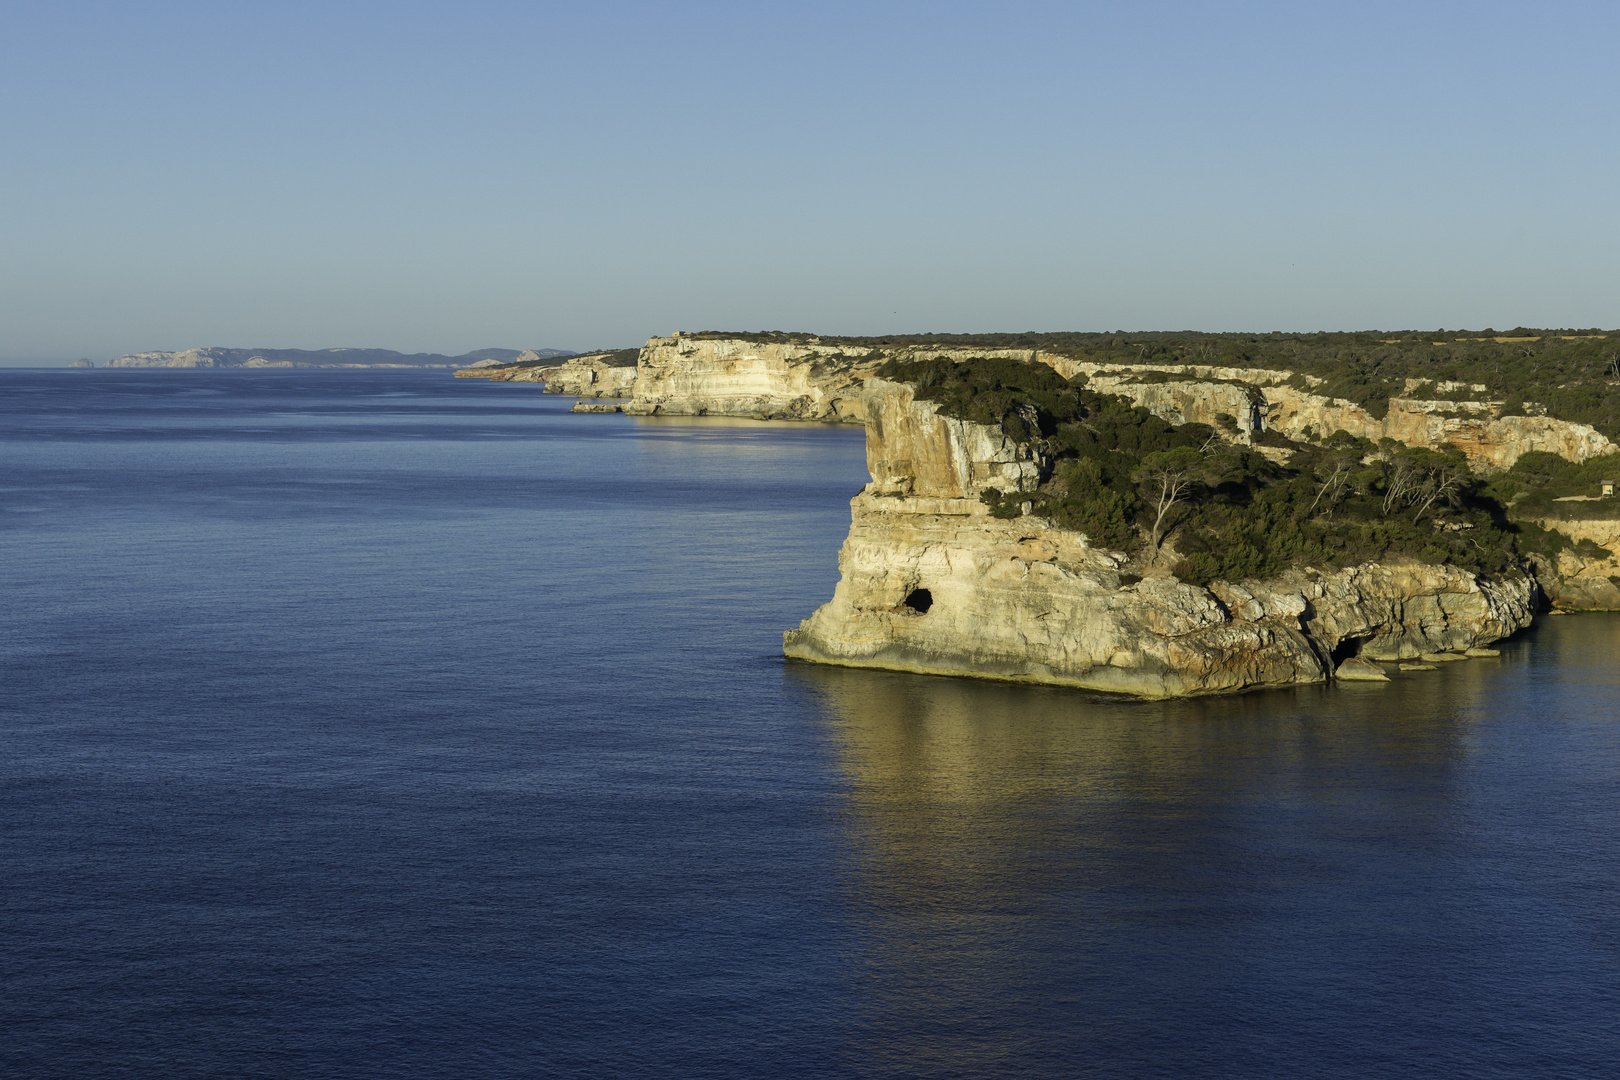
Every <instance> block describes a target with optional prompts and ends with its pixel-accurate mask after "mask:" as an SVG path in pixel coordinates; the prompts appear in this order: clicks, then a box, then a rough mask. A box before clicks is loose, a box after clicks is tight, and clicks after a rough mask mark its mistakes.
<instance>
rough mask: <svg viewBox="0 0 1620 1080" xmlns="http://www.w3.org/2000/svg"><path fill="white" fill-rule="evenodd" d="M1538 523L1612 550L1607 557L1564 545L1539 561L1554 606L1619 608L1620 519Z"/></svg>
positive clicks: (1540, 572)
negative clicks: (1561, 549) (1561, 548)
mask: <svg viewBox="0 0 1620 1080" xmlns="http://www.w3.org/2000/svg"><path fill="white" fill-rule="evenodd" d="M1537 524H1538V525H1540V526H1542V527H1543V528H1546V529H1556V530H1558V531H1559V532H1561V533H1563V534H1564V535H1565V536H1567V537H1569V538H1570V539H1571V540H1574V541H1577V542H1579V541H1582V540H1590V541H1591V542H1592V543H1593V544H1596V545H1597V546H1598V547H1599V548H1603V549H1606V550H1607V551H1608V552H1609V554H1608V555H1607V556H1604V555H1597V554H1582V553H1581V552H1580V551H1578V550H1576V549H1574V548H1565V549H1564V550H1563V551H1560V552H1559V553H1558V554H1557V556H1555V557H1553V558H1550V559H1542V560H1540V563H1539V565H1538V567H1537V571H1536V572H1537V576H1538V577H1539V578H1540V579H1541V585H1542V588H1543V589H1544V590H1545V591H1546V593H1547V597H1548V599H1549V600H1551V601H1552V606H1553V607H1555V608H1561V609H1563V610H1566V611H1614V610H1617V609H1620V521H1615V520H1613V519H1603V518H1597V519H1585V520H1583V519H1574V520H1566V519H1563V518H1547V519H1544V520H1541V521H1538V522H1537ZM1588 550H1590V549H1588Z"/></svg>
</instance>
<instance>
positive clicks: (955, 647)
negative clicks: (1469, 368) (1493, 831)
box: [783, 378, 1537, 698]
mask: <svg viewBox="0 0 1620 1080" xmlns="http://www.w3.org/2000/svg"><path fill="white" fill-rule="evenodd" d="M861 411H862V413H863V414H864V415H865V417H866V454H867V467H868V470H869V471H870V472H871V475H872V482H871V483H870V484H868V485H867V486H866V487H865V488H864V489H863V490H862V491H861V493H860V494H859V495H857V496H855V498H854V499H853V500H852V501H851V510H852V521H851V525H850V531H849V537H848V539H847V540H846V541H845V543H844V546H843V549H842V551H841V552H840V554H839V568H840V571H841V573H842V578H841V580H840V581H839V583H838V586H837V588H836V590H835V592H834V594H833V598H832V600H831V601H829V602H828V603H826V604H824V605H822V607H821V608H819V609H818V610H817V611H816V612H815V613H814V614H813V615H811V616H810V617H809V618H808V619H805V620H804V621H803V622H802V623H801V624H800V625H799V627H798V628H797V629H794V630H789V631H788V632H787V633H786V634H784V635H783V651H784V652H785V653H786V654H787V655H788V656H790V657H793V658H796V659H800V660H809V661H815V662H820V663H830V664H839V665H845V666H852V667H873V668H887V669H892V670H898V671H912V672H921V673H928V674H940V675H971V676H979V677H989V678H1000V679H1017V680H1025V681H1030V682H1039V683H1051V684H1059V685H1068V686H1077V687H1085V688H1089V689H1095V690H1105V691H1114V692H1119V693H1127V694H1135V695H1139V696H1142V697H1149V698H1165V697H1177V696H1183V695H1191V694H1207V693H1220V692H1228V691H1236V690H1245V689H1251V688H1258V687H1266V686H1287V685H1291V684H1298V683H1312V682H1321V681H1323V680H1325V679H1327V678H1329V677H1330V676H1331V674H1332V672H1333V670H1334V668H1335V667H1336V666H1337V664H1338V662H1339V661H1341V660H1342V659H1344V657H1346V656H1347V655H1355V656H1359V657H1361V658H1362V659H1365V660H1386V661H1395V660H1407V659H1416V658H1417V657H1420V656H1422V655H1424V654H1426V653H1428V654H1433V653H1441V652H1462V651H1465V650H1467V649H1470V648H1480V647H1482V646H1484V645H1488V644H1489V643H1490V642H1493V641H1496V640H1498V639H1500V638H1503V637H1506V636H1508V635H1509V634H1512V633H1514V632H1516V631H1518V630H1521V629H1523V628H1524V627H1526V626H1528V625H1529V624H1530V621H1531V618H1532V616H1533V614H1534V610H1535V603H1536V599H1537V595H1536V586H1535V583H1534V582H1533V581H1532V580H1531V579H1530V578H1529V577H1527V576H1524V575H1512V576H1508V577H1504V578H1501V579H1497V580H1487V579H1484V578H1480V577H1478V576H1476V575H1475V574H1473V573H1470V572H1468V571H1466V570H1461V569H1457V568H1455V567H1448V566H1428V565H1423V564H1420V563H1398V564H1395V563H1385V564H1380V563H1367V564H1362V565H1358V566H1351V567H1346V568H1343V569H1340V570H1335V571H1331V572H1318V571H1315V570H1312V569H1309V568H1303V569H1298V570H1291V571H1289V572H1287V573H1284V574H1282V575H1280V576H1278V577H1276V578H1271V579H1268V580H1265V581H1244V582H1241V583H1238V584H1229V583H1225V582H1213V583H1212V584H1211V585H1210V587H1209V588H1200V587H1197V586H1194V585H1189V584H1187V583H1184V582H1182V581H1179V580H1177V579H1176V578H1174V577H1173V576H1171V575H1169V574H1166V573H1158V574H1154V573H1149V574H1148V575H1147V576H1145V577H1142V578H1140V579H1137V578H1136V577H1135V576H1134V575H1130V574H1127V573H1126V572H1125V567H1126V563H1127V559H1126V556H1125V555H1123V554H1121V553H1119V552H1115V551H1108V550H1104V549H1101V548H1095V547H1092V546H1090V545H1089V544H1088V543H1087V541H1086V538H1085V537H1084V536H1083V535H1082V534H1080V533H1077V532H1072V531H1069V530H1065V529H1062V528H1059V527H1057V526H1054V525H1052V524H1050V523H1048V522H1045V521H1043V520H1041V519H1038V518H1035V517H1032V516H1025V517H1021V518H1015V519H1011V520H1004V519H998V518H995V517H992V516H991V515H990V513H989V509H988V507H987V506H986V505H985V504H984V503H983V502H982V500H980V499H979V497H978V493H979V492H980V491H981V490H982V489H984V488H987V487H992V488H998V489H1000V490H1002V491H1008V492H1010V491H1031V490H1034V488H1035V486H1036V485H1037V484H1038V483H1039V482H1040V479H1041V475H1042V462H1041V461H1040V460H1039V459H1038V456H1037V455H1038V451H1036V450H1034V449H1032V448H1031V447H1030V446H1029V445H1028V444H1023V445H1021V444H1018V443H1015V442H1013V441H1012V440H1011V439H1009V438H1007V437H1006V436H1005V435H1004V434H1003V433H1002V432H1001V430H1000V429H999V428H992V427H988V426H986V425H982V424H975V423H972V422H969V421H964V420H958V419H954V418H951V417H947V416H942V415H940V414H939V411H938V406H937V404H935V403H933V402H927V401H918V400H916V399H915V398H914V396H913V393H912V388H911V387H910V386H908V385H906V384H904V383H895V382H889V381H886V380H883V379H878V378H873V379H870V380H868V381H867V383H866V389H865V392H864V396H863V400H862V410H861Z"/></svg>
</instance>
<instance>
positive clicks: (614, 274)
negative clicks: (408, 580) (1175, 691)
mask: <svg viewBox="0 0 1620 1080" xmlns="http://www.w3.org/2000/svg"><path fill="white" fill-rule="evenodd" d="M1617 41H1620V5H1615V4H1613V3H1612V2H1611V3H1560V2H1556V0H1552V2H1542V3H1534V4H1531V3H1494V4H1493V3H1481V2H1470V3H1423V2H1421V0H1419V2H1411V3H1390V4H1384V3H1376V2H1371V3H1370V2H1357V3H1124V2H1118V3H1092V4H1088V3H1016V2H1014V3H883V2H872V0H867V2H862V3H840V2H826V3H816V4H811V3H796V4H768V3H684V4H677V3H615V2H601V3H572V4H543V3H524V4H519V3H510V4H503V3H441V4H421V3H414V4H413V3H387V4H382V3H377V4H372V3H343V2H341V0H328V2H323V3H310V4H305V3H296V2H285V0H283V2H277V3H258V4H247V3H227V2H211V3H198V4H166V3H138V2H133V3H132V2H125V3H105V4H88V3H75V2H71V0H55V2H51V3H36V2H33V0H7V2H6V3H4V4H0V360H4V361H7V362H13V363H15V362H19V361H52V362H54V361H63V360H70V359H73V358H74V357H77V356H90V357H93V358H96V359H105V358H107V357H111V356H116V355H118V354H120V353H123V352H126V351H132V350H137V349H153V348H164V349H170V348H183V347H186V346H192V345H258V346H283V347H306V348H312V347H322V346H330V345H354V346H377V347H385V348H395V349H402V350H408V351H416V350H429V351H442V352H461V351H464V350H466V349H470V348H474V347H482V346H491V345H502V346H508V347H513V348H522V347H547V346H549V347H555V348H588V347H595V346H606V345H625V344H634V343H637V342H639V341H641V340H643V339H645V338H646V337H647V336H648V335H649V334H653V333H666V332H669V331H671V330H675V329H683V328H684V329H702V328H730V329H808V330H818V331H821V332H826V333H837V332H843V333H882V332H905V331H929V330H935V331H943V330H950V331H988V330H1025V329H1035V330H1058V329H1095V330H1114V329H1126V330H1129V329H1154V328H1157V329H1181V328H1197V329H1211V330H1241V329H1291V330H1310V329H1352V328H1369V327H1377V328H1406V327H1412V328H1436V327H1442V326H1443V327H1447V328H1456V327H1459V326H1462V327H1473V328H1479V327H1483V326H1486V325H1490V326H1495V327H1497V328H1499V329H1501V328H1506V327H1510V326H1512V325H1514V324H1518V323H1524V324H1529V325H1557V326H1564V325H1568V326H1593V325H1601V326H1605V327H1613V326H1615V325H1617V324H1620V266H1617V261H1616V253H1617V251H1620V199H1617V195H1620V123H1617V121H1620V109H1617V106H1620V74H1617V68H1616V63H1615V47H1616V42H1617Z"/></svg>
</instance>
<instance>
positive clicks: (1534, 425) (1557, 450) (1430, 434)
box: [1042, 354, 1620, 468]
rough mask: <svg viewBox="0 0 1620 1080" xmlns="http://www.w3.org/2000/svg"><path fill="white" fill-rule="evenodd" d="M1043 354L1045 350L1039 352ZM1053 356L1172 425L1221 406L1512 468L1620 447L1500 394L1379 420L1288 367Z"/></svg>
mask: <svg viewBox="0 0 1620 1080" xmlns="http://www.w3.org/2000/svg"><path fill="white" fill-rule="evenodd" d="M1042 359H1043V360H1045V359H1047V357H1046V356H1045V355H1044V354H1043V355H1042ZM1049 362H1051V363H1052V366H1053V367H1055V368H1057V370H1059V371H1060V372H1063V373H1064V374H1065V375H1073V374H1074V372H1075V371H1084V372H1086V374H1087V375H1089V376H1090V378H1091V386H1092V388H1093V389H1096V390H1099V391H1101V392H1103V393H1109V394H1119V395H1121V396H1123V397H1127V398H1130V399H1131V400H1132V401H1134V402H1135V403H1136V404H1138V405H1140V406H1142V407H1143V408H1146V409H1148V410H1149V411H1151V412H1152V413H1154V414H1155V415H1157V416H1159V417H1162V418H1163V419H1165V420H1169V421H1170V422H1171V423H1176V424H1186V423H1199V424H1210V425H1214V424H1215V421H1216V417H1217V416H1218V415H1219V414H1221V413H1225V414H1227V415H1229V416H1232V417H1234V418H1236V420H1237V422H1238V427H1239V429H1240V430H1241V431H1243V432H1244V433H1246V434H1247V433H1251V432H1254V431H1259V430H1275V431H1278V432H1280V433H1281V434H1283V435H1286V436H1287V437H1288V438H1290V439H1294V440H1296V441H1300V440H1305V439H1308V438H1309V437H1310V434H1312V433H1314V434H1315V435H1316V436H1318V437H1325V436H1328V435H1332V434H1333V433H1334V432H1336V431H1341V430H1342V431H1348V432H1349V433H1350V434H1352V435H1358V436H1361V437H1363V438H1367V439H1371V440H1373V441H1374V442H1377V441H1378V440H1380V439H1385V438H1389V439H1394V440H1396V441H1397V442H1401V443H1404V444H1405V445H1407V446H1420V447H1427V448H1428V449H1431V450H1438V449H1439V448H1440V447H1441V446H1443V445H1444V444H1446V443H1451V444H1453V445H1455V446H1456V447H1457V448H1458V449H1459V450H1461V451H1462V452H1463V453H1464V454H1466V455H1467V456H1468V458H1469V460H1470V461H1471V462H1472V463H1473V464H1474V465H1475V466H1476V467H1487V468H1508V467H1510V466H1512V464H1513V463H1514V462H1515V461H1518V460H1519V458H1520V457H1522V456H1524V455H1525V454H1527V453H1529V452H1530V451H1532V450H1544V451H1547V452H1549V453H1553V454H1557V455H1558V456H1559V457H1562V458H1565V459H1567V460H1569V461H1577V462H1579V461H1586V460H1587V459H1588V458H1594V457H1601V456H1603V455H1604V454H1612V453H1614V452H1615V451H1616V450H1617V449H1620V447H1616V446H1615V445H1614V444H1613V443H1611V442H1610V441H1609V440H1608V439H1606V438H1604V437H1603V436H1602V435H1601V434H1599V433H1598V432H1597V431H1595V430H1594V429H1592V428H1591V427H1588V426H1587V425H1585V424H1575V423H1571V422H1569V421H1567V420H1555V419H1552V418H1550V417H1546V416H1502V415H1500V410H1501V404H1502V403H1501V402H1492V401H1485V400H1478V401H1433V400H1425V399H1420V398H1405V397H1392V398H1390V399H1389V411H1388V413H1387V415H1385V416H1384V417H1383V418H1379V417H1376V416H1374V415H1373V414H1372V413H1370V412H1368V411H1367V410H1366V409H1364V408H1362V407H1361V406H1359V405H1356V404H1355V403H1353V402H1349V401H1344V400H1342V399H1337V398H1330V397H1326V396H1323V395H1321V394H1317V393H1313V392H1312V391H1311V389H1310V386H1309V384H1310V383H1318V384H1319V383H1320V381H1321V380H1306V382H1307V384H1308V385H1307V387H1306V388H1305V389H1300V388H1298V387H1295V386H1289V385H1285V384H1286V382H1287V380H1289V379H1290V378H1291V377H1292V373H1290V372H1286V371H1269V370H1260V369H1251V368H1209V367H1201V366H1187V367H1183V368H1157V369H1152V370H1155V371H1161V372H1162V371H1169V372H1172V373H1174V374H1178V375H1185V376H1187V377H1186V378H1185V379H1171V380H1169V381H1163V382H1144V381H1142V373H1141V371H1139V370H1136V369H1134V368H1105V367H1102V366H1100V365H1097V364H1074V363H1072V362H1066V361H1064V360H1063V359H1062V358H1061V357H1054V358H1051V360H1050V361H1049ZM1144 370H1146V369H1144Z"/></svg>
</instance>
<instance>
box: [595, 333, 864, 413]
mask: <svg viewBox="0 0 1620 1080" xmlns="http://www.w3.org/2000/svg"><path fill="white" fill-rule="evenodd" d="M882 361H883V356H882V355H881V354H876V353H867V352H861V353H859V354H858V355H852V354H850V353H848V352H846V351H845V350H844V349H842V348H840V347H839V346H835V345H821V344H819V343H818V342H816V341H815V339H805V340H801V341H794V342H788V343H777V342H753V341H748V340H745V339H740V338H693V337H686V336H683V335H680V334H677V335H675V336H674V337H668V338H652V339H650V340H649V341H648V342H647V344H646V345H645V346H643V347H642V350H641V358H640V360H639V361H638V362H637V365H636V370H637V376H636V380H635V387H634V392H633V394H632V399H631V400H630V401H629V402H628V403H626V404H625V406H624V411H625V412H627V413H636V414H640V415H653V414H670V415H686V416H704V415H715V416H752V417H757V418H759V419H762V420H763V419H781V420H828V421H843V422H849V423H859V422H860V420H861V419H862V416H861V413H860V396H861V384H862V381H863V380H864V379H865V378H866V376H868V375H870V374H871V373H872V371H873V369H875V368H876V367H877V365H878V364H880V363H881V362H882Z"/></svg>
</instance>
